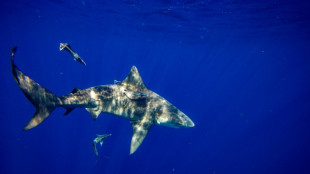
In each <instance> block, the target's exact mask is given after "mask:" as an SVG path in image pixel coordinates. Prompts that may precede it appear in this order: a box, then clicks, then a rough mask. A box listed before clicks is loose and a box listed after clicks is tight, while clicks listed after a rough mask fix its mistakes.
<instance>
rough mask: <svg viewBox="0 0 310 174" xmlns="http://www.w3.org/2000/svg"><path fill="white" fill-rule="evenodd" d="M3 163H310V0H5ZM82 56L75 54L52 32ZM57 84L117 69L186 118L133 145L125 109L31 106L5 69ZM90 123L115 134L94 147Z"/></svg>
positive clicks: (35, 169)
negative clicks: (37, 114)
mask: <svg viewBox="0 0 310 174" xmlns="http://www.w3.org/2000/svg"><path fill="white" fill-rule="evenodd" d="M0 8H1V10H0V14H1V15H0V26H1V27H0V36H1V41H0V55H1V60H2V61H1V63H0V66H1V67H0V73H1V88H0V89H1V91H0V97H1V100H0V104H1V110H0V138H1V139H0V173H3V174H4V173H14V174H15V173H23V174H28V173H32V174H35V173H45V174H56V173H83V174H84V173H104V174H107V173H112V174H115V173H132V174H133V173H134V174H138V173H154V174H155V173H156V174H157V173H210V174H215V173H216V174H219V173H236V174H237V173H238V174H248V173H310V165H309V164H310V162H309V161H310V149H309V147H310V129H309V126H310V118H309V116H310V90H309V89H310V52H309V51H310V46H309V45H310V41H309V39H310V34H309V33H310V3H309V1H306V0H304V1H294V0H284V1H279V0H271V1H259V0H256V1H250V2H249V1H234V0H225V1H220V2H219V1H212V0H209V1H190V0H189V1H186V0H171V1H164V0H162V1H139V0H123V1H107V0H103V1H99V0H98V1H86V0H85V1H83V0H82V1H67V0H66V1H65V0H51V1H17V0H12V1H1V3H0ZM60 42H67V43H70V44H71V46H72V48H73V49H74V50H75V51H76V52H77V53H78V54H79V55H80V56H81V57H82V58H83V59H84V60H85V61H86V63H87V66H86V67H83V66H82V65H80V64H78V63H77V62H74V61H73V60H72V57H70V56H69V54H68V53H66V52H60V51H59V43H60ZM14 45H17V46H19V49H18V52H17V54H16V64H17V65H18V66H19V67H20V68H21V69H22V70H23V71H24V72H25V73H26V74H27V75H29V76H30V77H31V78H33V79H34V80H35V81H37V82H38V83H40V84H41V85H43V86H44V87H46V88H47V89H49V90H51V91H52V92H54V93H55V94H56V95H58V96H60V95H64V94H67V93H69V92H71V90H72V89H73V88H75V87H78V88H88V87H91V86H96V85H102V84H111V83H113V80H123V79H124V78H125V77H126V76H127V74H128V72H129V70H130V67H131V66H132V65H136V66H137V68H138V70H139V72H140V74H141V76H142V78H143V80H144V82H145V84H146V86H147V87H148V88H149V89H151V90H153V91H155V92H156V93H158V94H160V95H162V96H163V97H165V98H166V99H167V100H169V101H170V102H171V103H173V104H174V105H175V106H177V107H178V108H179V109H180V110H182V111H183V112H184V113H186V114H187V115H188V116H189V117H190V118H191V119H192V120H193V121H194V122H195V124H196V126H195V127H194V128H183V129H171V128H166V127H159V126H154V127H152V129H151V130H150V132H149V134H148V136H147V137H146V139H145V140H144V142H143V143H142V145H141V146H140V148H139V149H138V150H137V151H136V152H135V153H134V154H133V155H129V147H130V141H131V135H132V128H131V125H130V124H129V122H128V121H127V120H123V119H120V118H118V117H114V116H111V115H107V114H101V115H100V117H99V118H98V119H97V121H92V118H91V116H90V114H89V113H88V112H87V111H86V110H85V109H76V110H74V111H73V112H72V113H71V114H70V115H68V116H66V117H64V116H63V113H64V112H65V110H64V109H57V110H55V111H54V112H53V113H52V115H51V116H50V117H49V118H48V119H47V120H46V121H45V122H44V123H43V124H41V125H39V126H38V127H36V128H34V129H32V130H29V131H24V132H23V131H22V128H23V127H24V126H25V125H26V123H27V122H28V121H29V119H30V118H31V117H32V115H33V113H34V107H33V106H32V105H31V103H30V102H28V100H27V99H26V98H25V97H24V95H23V94H22V92H21V91H20V90H19V89H18V87H17V85H16V83H15V81H14V80H13V77H12V75H11V67H10V62H9V52H10V49H11V47H12V46H14ZM96 133H100V134H102V133H111V134H112V137H110V138H109V139H107V140H106V141H105V142H104V144H103V147H102V148H100V149H99V157H98V158H96V156H95V154H94V152H93V151H92V148H91V142H92V140H93V138H94V137H95V134H96Z"/></svg>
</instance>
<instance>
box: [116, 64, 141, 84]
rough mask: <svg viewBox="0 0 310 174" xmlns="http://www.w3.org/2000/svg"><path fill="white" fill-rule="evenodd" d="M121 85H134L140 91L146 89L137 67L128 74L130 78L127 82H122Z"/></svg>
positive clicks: (127, 78) (133, 67) (132, 68)
mask: <svg viewBox="0 0 310 174" xmlns="http://www.w3.org/2000/svg"><path fill="white" fill-rule="evenodd" d="M119 84H120V85H134V86H137V87H138V88H140V89H144V88H146V87H145V85H144V83H143V80H142V78H141V76H140V74H139V72H138V69H137V68H136V67H135V66H132V67H131V70H130V72H129V74H128V76H127V77H126V79H125V80H123V81H122V82H120V83H119Z"/></svg>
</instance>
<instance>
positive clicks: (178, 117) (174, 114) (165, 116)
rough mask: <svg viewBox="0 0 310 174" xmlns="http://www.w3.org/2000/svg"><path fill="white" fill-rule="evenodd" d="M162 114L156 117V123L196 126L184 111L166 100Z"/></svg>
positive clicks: (176, 126) (170, 125) (172, 125)
mask: <svg viewBox="0 0 310 174" xmlns="http://www.w3.org/2000/svg"><path fill="white" fill-rule="evenodd" d="M164 103H165V104H163V106H162V112H161V114H158V116H157V117H156V119H155V123H156V124H157V125H161V126H167V127H173V128H180V127H194V126H195V124H194V122H193V121H192V120H191V119H190V118H189V117H188V116H186V115H185V114H184V113H183V112H182V111H180V110H179V109H177V108H176V107H175V106H173V105H172V104H171V103H169V102H167V101H164Z"/></svg>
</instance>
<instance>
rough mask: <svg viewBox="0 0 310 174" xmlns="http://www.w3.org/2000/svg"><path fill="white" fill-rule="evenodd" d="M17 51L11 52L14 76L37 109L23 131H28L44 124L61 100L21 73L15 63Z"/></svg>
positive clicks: (14, 49) (15, 48) (13, 49)
mask: <svg viewBox="0 0 310 174" xmlns="http://www.w3.org/2000/svg"><path fill="white" fill-rule="evenodd" d="M16 50H17V47H13V48H12V51H11V65H12V74H13V76H14V78H15V80H16V83H17V84H18V86H19V88H20V89H21V90H22V92H23V93H24V95H25V96H26V97H27V99H28V100H29V101H30V102H31V103H32V105H33V106H34V107H35V108H36V112H35V113H34V115H33V117H32V119H31V120H30V121H29V123H28V124H27V125H26V126H25V127H24V129H23V130H28V129H31V128H33V127H36V126H37V125H39V124H40V123H42V122H43V121H44V120H45V119H46V118H47V117H48V116H49V115H50V114H51V113H52V112H53V110H54V109H55V108H56V107H57V104H58V103H59V99H58V97H57V96H56V95H54V94H53V93H51V92H50V91H48V90H47V89H45V88H44V87H42V86H41V85H40V84H38V83H36V82H35V81H33V80H32V79H30V78H29V77H28V76H26V75H25V74H24V73H23V72H21V71H20V69H19V68H18V67H17V66H16V65H15V63H14V55H15V52H16Z"/></svg>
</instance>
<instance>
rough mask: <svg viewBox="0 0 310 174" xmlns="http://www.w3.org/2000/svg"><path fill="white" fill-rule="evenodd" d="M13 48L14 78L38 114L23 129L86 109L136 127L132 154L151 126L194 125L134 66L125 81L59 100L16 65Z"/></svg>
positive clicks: (69, 95) (96, 114)
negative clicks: (59, 114) (58, 113)
mask: <svg viewBox="0 0 310 174" xmlns="http://www.w3.org/2000/svg"><path fill="white" fill-rule="evenodd" d="M15 51H16V47H14V48H13V49H12V55H11V64H12V73H13V76H14V78H15V80H16V82H17V84H18V86H19V88H20V89H21V90H22V92H23V93H24V95H25V96H26V97H27V99H28V100H29V101H30V102H31V103H32V104H33V105H34V106H35V108H36V112H35V113H34V115H33V117H32V119H31V120H30V121H29V123H28V124H27V125H26V126H25V128H24V130H28V129H31V128H34V127H36V126H37V125H39V124H40V123H42V122H43V121H44V120H45V119H46V118H47V117H48V116H49V115H50V114H51V113H52V112H53V110H54V109H55V108H57V107H63V108H65V109H67V112H66V113H65V115H67V114H69V113H70V112H71V111H72V110H73V109H74V108H85V109H86V110H87V111H88V112H89V113H90V114H91V115H92V117H93V119H94V120H95V119H97V118H98V116H99V114H100V113H101V112H104V113H108V114H112V115H115V116H119V117H122V118H125V119H127V120H129V121H130V123H131V125H132V127H133V136H132V140H131V147H130V154H133V153H134V152H135V151H136V150H137V148H138V147H139V146H140V144H141V143H142V141H143V140H144V138H145V137H146V135H147V133H148V131H149V130H150V128H151V126H152V125H159V126H167V127H173V128H180V127H193V126H194V123H193V122H192V120H191V119H190V118H189V117H187V116H186V115H185V114H184V113H183V112H181V111H180V110H179V109H178V108H176V107H175V106H174V105H172V104H171V103H169V102H168V101H167V100H166V99H164V98H163V97H161V96H159V95H158V94H156V93H155V92H153V91H151V90H149V89H147V88H146V87H145V85H144V83H143V80H142V78H141V76H140V74H139V72H138V70H137V68H136V67H135V66H132V68H131V70H130V72H129V74H128V76H127V77H126V78H125V80H123V81H121V82H118V83H115V84H111V85H101V86H95V87H90V88H87V89H77V88H75V89H74V90H73V91H72V92H71V93H70V94H68V95H64V96H60V97H57V96H56V95H54V94H53V93H52V92H50V91H48V90H47V89H45V88H44V87H42V86H41V85H39V84H38V83H36V82H35V81H33V80H32V79H31V78H29V77H28V76H26V75H25V74H24V73H23V72H22V71H20V69H19V68H18V67H17V66H16V65H15V63H14V60H13V57H14V53H15Z"/></svg>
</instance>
